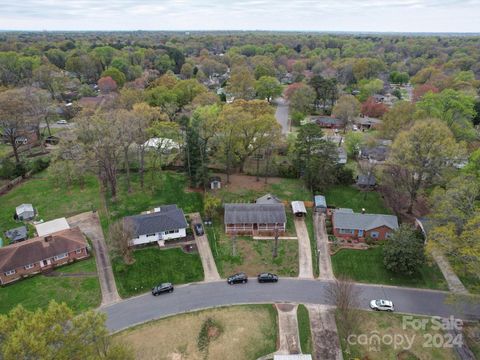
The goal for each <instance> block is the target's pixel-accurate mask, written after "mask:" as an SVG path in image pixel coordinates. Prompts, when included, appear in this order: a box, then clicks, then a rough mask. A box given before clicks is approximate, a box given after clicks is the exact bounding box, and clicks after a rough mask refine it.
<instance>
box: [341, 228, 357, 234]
mask: <svg viewBox="0 0 480 360" xmlns="http://www.w3.org/2000/svg"><path fill="white" fill-rule="evenodd" d="M338 232H339V233H340V234H348V235H353V234H354V233H355V230H353V229H339V230H338Z"/></svg>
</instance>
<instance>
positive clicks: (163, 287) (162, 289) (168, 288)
mask: <svg viewBox="0 0 480 360" xmlns="http://www.w3.org/2000/svg"><path fill="white" fill-rule="evenodd" d="M167 292H169V293H171V292H173V284H172V283H162V284H158V285H157V286H155V287H154V288H152V295H153V296H157V295H160V294H163V293H167Z"/></svg>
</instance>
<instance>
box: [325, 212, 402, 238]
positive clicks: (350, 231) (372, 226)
mask: <svg viewBox="0 0 480 360" xmlns="http://www.w3.org/2000/svg"><path fill="white" fill-rule="evenodd" d="M332 224H333V232H334V235H335V236H338V237H349V238H352V237H353V238H363V237H367V236H370V237H372V238H375V239H379V240H385V239H386V238H388V237H389V236H390V235H391V233H392V232H393V231H394V230H397V229H398V218H397V217H396V216H394V215H383V214H362V213H354V212H353V210H352V209H338V210H336V211H335V212H334V213H333V217H332Z"/></svg>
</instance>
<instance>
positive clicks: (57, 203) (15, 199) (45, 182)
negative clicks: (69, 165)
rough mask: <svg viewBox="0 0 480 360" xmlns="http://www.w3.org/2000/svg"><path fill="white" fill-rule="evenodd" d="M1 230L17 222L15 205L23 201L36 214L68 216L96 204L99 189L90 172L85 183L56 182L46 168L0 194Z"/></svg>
mask: <svg viewBox="0 0 480 360" xmlns="http://www.w3.org/2000/svg"><path fill="white" fill-rule="evenodd" d="M0 199H1V204H2V205H1V206H0V232H1V233H2V234H3V232H4V231H6V230H8V229H10V228H12V227H16V226H20V224H19V223H17V222H15V220H13V214H14V213H15V208H16V207H17V206H18V205H20V204H23V203H31V204H32V205H33V206H34V208H35V209H37V211H38V218H39V219H43V220H45V221H48V220H52V219H56V218H58V217H63V216H65V217H68V216H71V215H75V214H78V213H81V212H84V211H89V210H92V207H93V208H98V207H99V205H100V189H99V185H98V181H97V180H96V178H95V177H93V176H87V179H86V182H85V186H84V187H83V188H82V187H80V186H72V187H71V188H67V187H65V186H60V187H57V186H55V184H54V182H53V180H52V179H51V178H50V177H49V174H48V170H47V171H43V172H41V173H39V174H37V175H34V176H33V177H32V178H31V179H29V180H28V181H25V182H24V183H23V184H20V185H18V186H17V187H15V188H14V189H12V190H11V191H9V192H8V193H7V194H5V195H2V196H1V198H0Z"/></svg>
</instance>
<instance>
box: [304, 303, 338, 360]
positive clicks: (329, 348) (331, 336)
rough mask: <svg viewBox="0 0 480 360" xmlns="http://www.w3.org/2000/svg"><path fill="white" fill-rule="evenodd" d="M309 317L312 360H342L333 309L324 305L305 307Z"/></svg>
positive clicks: (308, 305)
mask: <svg viewBox="0 0 480 360" xmlns="http://www.w3.org/2000/svg"><path fill="white" fill-rule="evenodd" d="M305 306H306V308H307V310H308V315H309V317H310V329H311V331H312V342H313V359H314V360H343V355H342V349H341V347H340V339H339V338H338V330H337V324H336V322H335V315H334V311H335V310H334V309H333V308H332V307H331V306H326V305H312V304H307V305H305Z"/></svg>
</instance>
